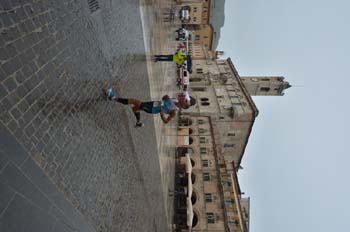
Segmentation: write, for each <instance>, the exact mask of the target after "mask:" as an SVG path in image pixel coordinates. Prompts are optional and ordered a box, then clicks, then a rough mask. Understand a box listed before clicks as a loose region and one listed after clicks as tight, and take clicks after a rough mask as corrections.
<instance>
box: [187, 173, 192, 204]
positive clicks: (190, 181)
mask: <svg viewBox="0 0 350 232" xmlns="http://www.w3.org/2000/svg"><path fill="white" fill-rule="evenodd" d="M187 179H188V181H187V188H188V195H187V196H188V197H189V198H191V197H192V192H193V187H192V179H191V174H189V176H188V178H187Z"/></svg>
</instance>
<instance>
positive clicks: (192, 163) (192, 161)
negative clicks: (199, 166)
mask: <svg viewBox="0 0 350 232" xmlns="http://www.w3.org/2000/svg"><path fill="white" fill-rule="evenodd" d="M191 165H192V167H194V166H195V165H196V162H194V160H193V159H191Z"/></svg>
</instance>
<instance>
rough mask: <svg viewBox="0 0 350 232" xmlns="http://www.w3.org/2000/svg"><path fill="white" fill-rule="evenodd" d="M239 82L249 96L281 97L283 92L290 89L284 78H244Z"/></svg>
mask: <svg viewBox="0 0 350 232" xmlns="http://www.w3.org/2000/svg"><path fill="white" fill-rule="evenodd" d="M241 80H242V82H243V83H244V85H245V87H246V89H247V90H248V92H249V93H250V95H251V96H283V95H284V90H285V89H288V88H290V87H291V85H290V84H289V82H288V81H285V80H284V77H276V76H262V77H258V76H245V77H241Z"/></svg>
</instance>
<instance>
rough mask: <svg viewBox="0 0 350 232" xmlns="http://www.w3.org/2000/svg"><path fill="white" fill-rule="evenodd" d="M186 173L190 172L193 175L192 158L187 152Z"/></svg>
mask: <svg viewBox="0 0 350 232" xmlns="http://www.w3.org/2000/svg"><path fill="white" fill-rule="evenodd" d="M186 173H188V174H189V175H190V176H191V173H192V164H191V158H190V155H189V154H188V153H186Z"/></svg>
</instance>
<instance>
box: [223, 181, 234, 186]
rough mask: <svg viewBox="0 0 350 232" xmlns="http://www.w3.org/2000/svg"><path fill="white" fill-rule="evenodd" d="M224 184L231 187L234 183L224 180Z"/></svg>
mask: <svg viewBox="0 0 350 232" xmlns="http://www.w3.org/2000/svg"><path fill="white" fill-rule="evenodd" d="M222 185H223V186H224V187H231V186H232V183H231V182H222Z"/></svg>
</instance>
